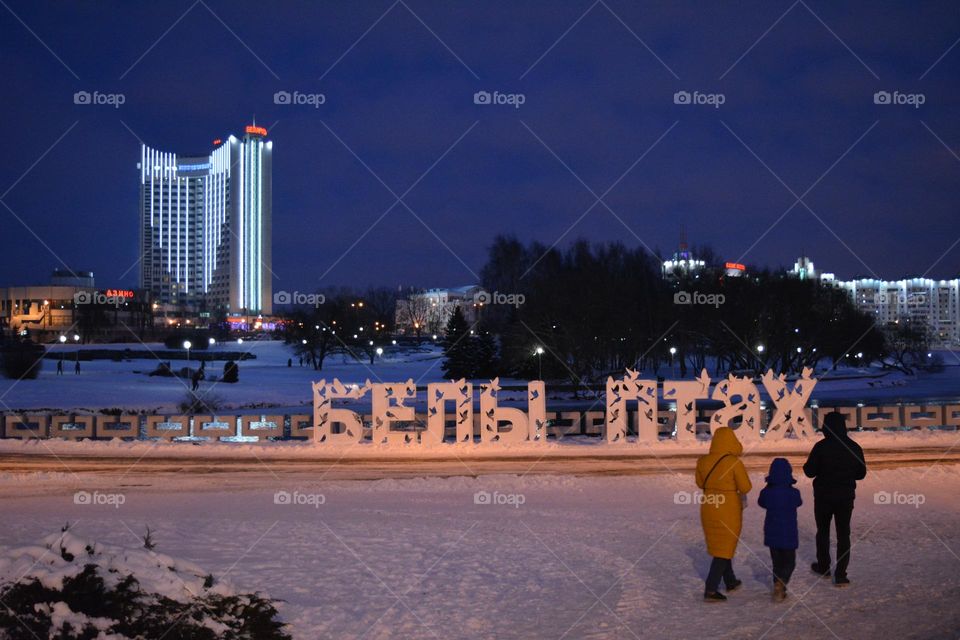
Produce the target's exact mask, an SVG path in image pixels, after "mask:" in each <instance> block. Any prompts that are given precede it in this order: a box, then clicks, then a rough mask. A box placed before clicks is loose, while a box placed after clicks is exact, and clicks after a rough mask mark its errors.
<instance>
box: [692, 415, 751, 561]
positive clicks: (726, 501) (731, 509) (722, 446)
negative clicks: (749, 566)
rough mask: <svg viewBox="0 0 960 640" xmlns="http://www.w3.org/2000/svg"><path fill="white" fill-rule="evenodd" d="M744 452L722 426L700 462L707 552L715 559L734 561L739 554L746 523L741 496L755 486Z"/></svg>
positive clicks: (698, 466)
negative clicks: (738, 550)
mask: <svg viewBox="0 0 960 640" xmlns="http://www.w3.org/2000/svg"><path fill="white" fill-rule="evenodd" d="M741 453H743V446H742V445H741V444H740V441H739V440H737V435H736V434H735V433H734V432H733V429H731V428H729V427H721V428H719V429H717V430H716V431H715V432H714V434H713V440H712V442H711V443H710V453H708V454H707V455H705V456H701V457H700V459H699V460H697V486H698V487H700V488H701V489H703V500H702V502H701V503H700V522H701V523H702V524H703V535H704V536H705V537H706V539H707V551H708V552H709V553H710V555H711V556H713V557H714V558H727V559H732V558H733V555H734V553H736V551H737V541H738V540H739V538H740V526H741V524H742V520H743V513H742V511H743V508H742V507H741V503H740V496H741V494H747V493H749V492H750V489H751V487H752V485H751V484H750V478H749V477H748V476H747V470H746V469H745V468H744V467H743V463H742V462H740V458H739V455H740V454H741ZM714 465H716V467H714ZM711 469H713V472H712V473H711V471H710V470H711ZM707 474H709V476H710V477H709V478H707ZM704 484H706V486H704Z"/></svg>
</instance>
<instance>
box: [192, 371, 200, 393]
mask: <svg viewBox="0 0 960 640" xmlns="http://www.w3.org/2000/svg"><path fill="white" fill-rule="evenodd" d="M190 380H191V381H192V383H193V384H192V385H191V387H190V390H191V391H196V390H197V389H199V388H200V372H199V371H197V372H196V373H194V374H193V375H192V376H190Z"/></svg>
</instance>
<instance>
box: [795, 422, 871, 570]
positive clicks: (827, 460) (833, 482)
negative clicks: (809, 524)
mask: <svg viewBox="0 0 960 640" xmlns="http://www.w3.org/2000/svg"><path fill="white" fill-rule="evenodd" d="M803 472H804V473H805V474H806V475H807V477H808V478H813V513H814V517H815V518H816V521H817V561H816V562H814V563H813V564H812V565H811V567H810V568H811V569H813V571H814V573H817V574H820V575H821V576H823V577H824V578H829V577H830V521H831V520H833V521H834V522H835V523H836V527H837V565H836V568H835V570H834V574H833V579H834V584H836V585H837V586H838V587H845V586H847V585H849V584H850V580H849V579H847V565H848V564H849V563H850V516H851V515H853V501H854V498H855V497H856V491H857V480H863V478H864V477H865V476H866V475H867V463H866V462H865V461H864V458H863V449H861V448H860V445H858V444H857V443H856V442H854V441H853V440H852V439H851V438H850V436H849V435H847V421H846V417H845V416H844V415H843V414H842V413H840V412H838V411H832V412H830V413H828V414H827V415H826V416H824V418H823V440H821V441H820V442H818V443H817V444H815V445H813V449H812V450H811V451H810V457H808V458H807V463H806V464H805V465H803Z"/></svg>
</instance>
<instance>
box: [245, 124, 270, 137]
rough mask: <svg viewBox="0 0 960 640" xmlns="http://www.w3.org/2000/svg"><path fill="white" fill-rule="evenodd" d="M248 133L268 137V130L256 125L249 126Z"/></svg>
mask: <svg viewBox="0 0 960 640" xmlns="http://www.w3.org/2000/svg"><path fill="white" fill-rule="evenodd" d="M246 131H247V133H250V134H253V135H255V136H266V135H267V130H266V129H265V128H264V127H257V126H255V125H252V124H249V125H247V129H246Z"/></svg>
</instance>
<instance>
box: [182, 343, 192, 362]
mask: <svg viewBox="0 0 960 640" xmlns="http://www.w3.org/2000/svg"><path fill="white" fill-rule="evenodd" d="M192 346H193V343H192V342H190V341H189V340H184V341H183V348H184V349H186V350H187V366H190V347H192Z"/></svg>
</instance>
